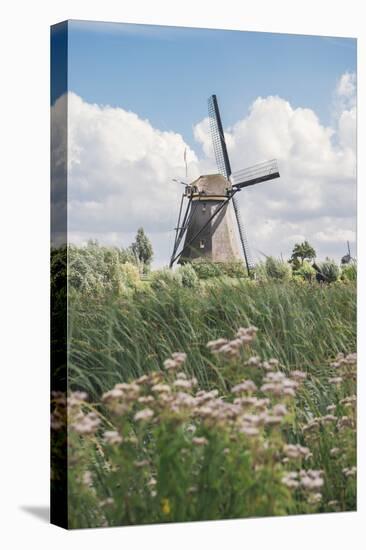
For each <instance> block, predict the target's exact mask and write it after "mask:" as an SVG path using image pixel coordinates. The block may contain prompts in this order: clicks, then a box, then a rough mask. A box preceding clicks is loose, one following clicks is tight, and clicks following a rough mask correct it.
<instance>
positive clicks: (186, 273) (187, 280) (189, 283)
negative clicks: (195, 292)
mask: <svg viewBox="0 0 366 550" xmlns="http://www.w3.org/2000/svg"><path fill="white" fill-rule="evenodd" d="M178 273H179V274H180V276H181V277H182V285H183V286H185V287H187V288H196V287H197V286H198V284H199V278H198V275H197V273H196V272H195V270H194V269H193V267H192V264H189V263H187V264H184V265H182V266H181V267H180V268H179V270H178Z"/></svg>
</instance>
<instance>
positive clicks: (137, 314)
mask: <svg viewBox="0 0 366 550" xmlns="http://www.w3.org/2000/svg"><path fill="white" fill-rule="evenodd" d="M250 325H254V326H256V327H258V329H259V332H258V338H257V340H256V342H255V344H254V349H253V351H254V353H256V354H258V355H260V356H261V357H262V358H263V359H269V358H270V357H275V358H277V359H278V360H279V361H280V362H281V363H282V364H283V365H284V367H285V368H291V369H296V368H301V369H305V370H309V372H310V374H312V375H313V376H314V377H316V378H317V380H318V382H319V384H320V385H321V383H322V380H323V378H324V372H323V368H322V367H323V366H324V365H325V364H326V363H327V361H328V360H330V359H331V358H333V357H335V356H336V354H337V353H338V352H353V351H355V348H356V285H355V283H348V284H343V283H336V284H333V285H319V284H317V283H313V284H308V283H304V284H299V283H295V282H293V281H289V282H286V283H285V282H281V283H276V282H266V283H256V282H252V281H248V280H236V281H235V284H233V282H229V281H225V280H215V281H210V282H205V283H203V282H201V284H200V286H199V287H198V288H195V289H187V288H182V287H180V286H176V285H174V284H171V285H167V286H166V287H165V288H162V289H159V290H156V291H153V290H152V289H150V288H149V286H148V285H144V287H143V289H140V290H135V291H133V290H132V291H130V292H128V293H126V295H124V296H123V297H116V296H114V295H113V294H112V295H111V294H108V295H106V296H98V297H97V298H93V296H88V297H86V296H85V295H83V294H82V293H78V292H75V293H73V295H72V298H71V300H70V304H69V378H70V382H71V387H73V388H82V389H83V390H86V391H88V392H89V393H90V394H91V395H92V396H95V397H96V396H99V395H100V394H101V393H102V392H103V391H105V390H106V389H108V388H110V387H112V386H113V385H114V384H115V383H117V382H121V381H127V380H129V379H131V378H135V377H138V376H141V375H142V374H144V373H147V372H150V371H152V370H156V369H161V365H162V362H163V361H164V359H166V357H168V356H169V355H170V354H171V353H172V352H175V351H184V352H185V353H187V356H188V361H187V364H189V371H190V372H189V374H191V375H194V376H196V377H197V379H198V381H199V383H200V385H202V386H203V387H205V388H208V387H210V385H211V384H215V385H219V386H220V384H225V381H224V380H222V377H221V373H220V369H219V368H218V365H217V363H216V362H215V360H213V358H212V356H211V355H210V354H209V353H208V350H207V348H206V342H208V341H209V340H212V339H215V338H218V337H228V336H230V335H231V334H232V333H233V332H235V331H236V330H237V328H238V327H239V326H250Z"/></svg>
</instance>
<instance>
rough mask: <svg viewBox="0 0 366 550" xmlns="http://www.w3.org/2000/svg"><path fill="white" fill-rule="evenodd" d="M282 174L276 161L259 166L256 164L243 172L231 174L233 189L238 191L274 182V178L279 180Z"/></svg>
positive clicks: (261, 163)
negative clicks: (262, 183)
mask: <svg viewBox="0 0 366 550" xmlns="http://www.w3.org/2000/svg"><path fill="white" fill-rule="evenodd" d="M279 177H280V173H279V171H278V166H277V161H276V159H272V160H267V161H266V162H260V163H259V164H254V165H253V166H250V167H249V168H244V169H243V170H238V171H237V172H234V173H233V174H231V178H230V179H231V183H232V186H233V187H236V188H237V189H242V188H243V187H248V186H249V185H255V184H256V183H261V182H262V181H267V180H272V179H274V178H279Z"/></svg>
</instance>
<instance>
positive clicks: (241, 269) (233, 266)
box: [219, 261, 248, 278]
mask: <svg viewBox="0 0 366 550" xmlns="http://www.w3.org/2000/svg"><path fill="white" fill-rule="evenodd" d="M219 266H220V269H221V273H222V275H226V276H227V277H233V278H237V277H247V276H248V272H247V268H246V267H245V265H244V262H242V261H239V262H223V263H220V264H219Z"/></svg>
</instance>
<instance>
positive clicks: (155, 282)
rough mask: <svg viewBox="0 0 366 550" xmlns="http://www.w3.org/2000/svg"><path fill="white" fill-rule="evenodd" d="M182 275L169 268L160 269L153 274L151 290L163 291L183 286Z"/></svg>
mask: <svg viewBox="0 0 366 550" xmlns="http://www.w3.org/2000/svg"><path fill="white" fill-rule="evenodd" d="M182 285H183V283H182V275H181V273H180V272H179V270H177V271H173V270H172V269H169V268H167V267H166V268H164V269H158V270H156V271H153V272H152V273H151V288H152V289H153V290H163V289H165V288H169V287H172V286H178V287H179V286H182Z"/></svg>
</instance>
